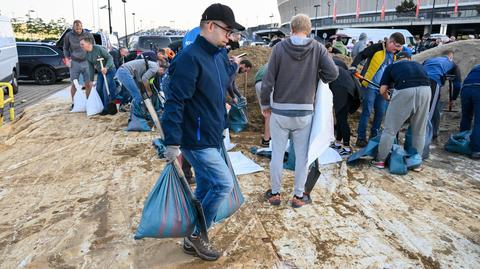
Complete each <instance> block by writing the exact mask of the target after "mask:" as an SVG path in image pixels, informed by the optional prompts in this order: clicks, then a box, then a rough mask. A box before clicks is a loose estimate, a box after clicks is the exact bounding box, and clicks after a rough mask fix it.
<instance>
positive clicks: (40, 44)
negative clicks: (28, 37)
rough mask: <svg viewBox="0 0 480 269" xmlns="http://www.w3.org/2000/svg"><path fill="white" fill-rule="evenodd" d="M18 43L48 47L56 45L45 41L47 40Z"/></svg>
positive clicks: (20, 43)
mask: <svg viewBox="0 0 480 269" xmlns="http://www.w3.org/2000/svg"><path fill="white" fill-rule="evenodd" d="M17 45H24V46H25V45H26V46H46V47H55V44H50V43H45V42H31V41H30V42H26V41H22V42H17Z"/></svg>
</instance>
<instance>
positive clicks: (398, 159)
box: [388, 145, 408, 175]
mask: <svg viewBox="0 0 480 269" xmlns="http://www.w3.org/2000/svg"><path fill="white" fill-rule="evenodd" d="M406 156H407V152H406V151H405V150H404V149H403V148H402V147H400V146H399V145H393V148H392V153H391V154H390V164H389V166H388V169H389V171H390V173H392V174H395V175H406V174H407V173H408V169H407V159H406Z"/></svg>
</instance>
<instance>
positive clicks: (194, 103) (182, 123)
mask: <svg viewBox="0 0 480 269" xmlns="http://www.w3.org/2000/svg"><path fill="white" fill-rule="evenodd" d="M200 28H201V33H200V35H199V36H198V37H197V38H196V40H195V42H194V43H193V44H191V45H190V46H188V47H186V48H185V49H183V51H182V52H181V53H179V54H178V55H177V56H176V58H175V59H174V60H173V61H172V63H171V65H170V68H169V76H170V77H171V80H170V83H169V91H168V92H167V100H166V103H165V111H164V114H163V120H162V128H163V129H164V130H165V145H167V149H166V152H165V157H166V159H167V160H168V161H169V162H172V161H174V160H175V158H176V157H177V156H178V155H179V154H180V147H181V148H182V154H183V156H184V157H185V158H186V159H187V160H188V161H189V162H190V163H191V164H192V166H193V169H194V171H195V177H196V181H197V188H196V190H195V196H196V198H197V199H198V200H199V201H200V202H201V204H202V208H203V211H204V213H205V222H206V226H207V228H208V227H210V226H211V225H212V222H213V220H214V218H215V215H216V214H217V211H218V209H219V206H220V205H221V203H222V202H223V200H224V199H226V198H227V197H228V196H229V194H230V192H231V191H232V188H233V184H234V183H233V176H232V174H231V172H230V170H229V168H228V166H227V164H226V163H225V160H224V159H223V158H222V154H221V145H222V143H223V135H222V133H223V130H224V129H225V128H226V126H227V111H226V108H225V95H226V91H227V87H228V81H229V77H230V76H231V75H232V74H233V73H234V72H236V70H237V68H238V65H239V62H240V59H239V58H238V57H233V58H232V60H233V62H232V63H231V62H230V61H229V59H228V56H227V51H226V49H225V46H226V45H227V43H228V41H229V37H230V35H231V34H232V32H233V30H244V27H243V26H241V25H240V24H238V23H237V22H235V16H234V14H233V11H232V10H231V9H230V8H229V7H228V6H225V5H222V4H213V5H211V6H209V7H208V8H207V9H206V10H205V12H204V13H203V14H202V19H201V21H200ZM199 231H200V229H199V227H197V228H196V231H195V232H194V233H193V234H192V235H190V236H188V237H186V238H185V239H184V246H183V249H184V251H185V252H186V253H189V254H192V255H195V254H196V255H198V256H199V257H200V258H202V259H204V260H216V259H218V258H219V257H220V256H221V255H222V254H221V252H220V251H218V250H216V249H215V248H214V247H213V246H212V245H211V244H210V243H209V242H206V241H205V240H204V239H202V237H201V236H200V233H199Z"/></svg>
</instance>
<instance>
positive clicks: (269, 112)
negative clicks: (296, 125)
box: [262, 108, 272, 117]
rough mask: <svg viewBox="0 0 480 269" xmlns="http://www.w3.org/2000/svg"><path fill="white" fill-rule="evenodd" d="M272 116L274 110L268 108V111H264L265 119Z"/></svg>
mask: <svg viewBox="0 0 480 269" xmlns="http://www.w3.org/2000/svg"><path fill="white" fill-rule="evenodd" d="M270 114H272V109H270V108H267V109H264V110H262V115H263V116H264V117H270Z"/></svg>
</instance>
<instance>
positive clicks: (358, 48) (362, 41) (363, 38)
mask: <svg viewBox="0 0 480 269" xmlns="http://www.w3.org/2000/svg"><path fill="white" fill-rule="evenodd" d="M366 47H367V34H365V33H361V34H360V38H359V40H358V42H357V43H356V44H355V46H353V49H352V59H354V58H355V57H357V55H358V54H359V53H360V52H362V51H363V50H364V49H365V48H366Z"/></svg>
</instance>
